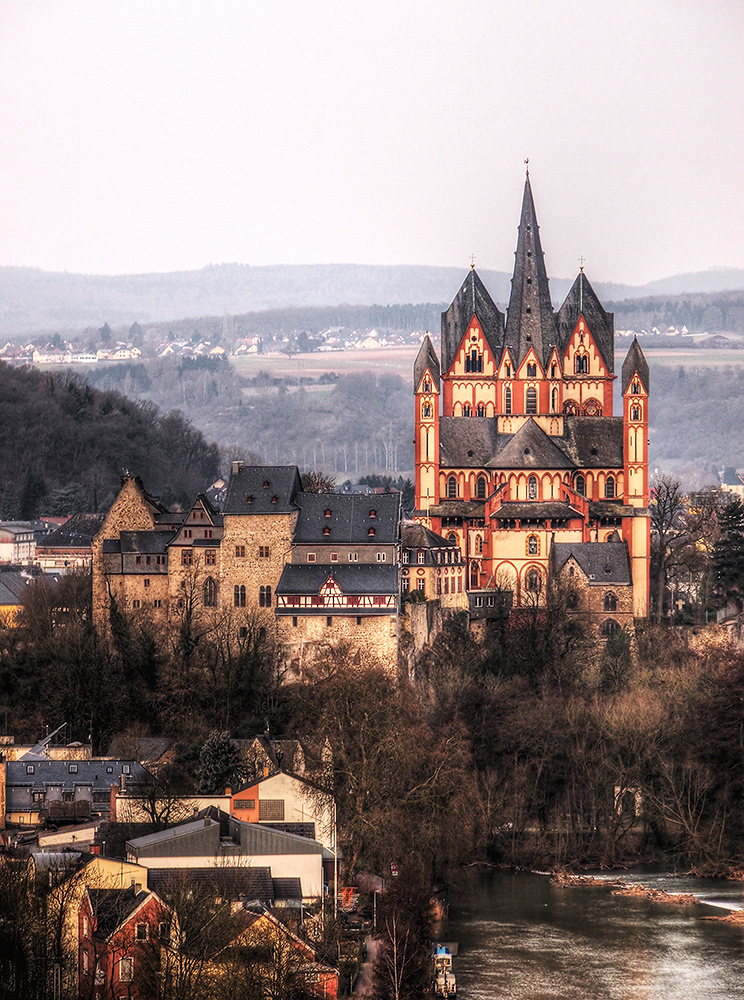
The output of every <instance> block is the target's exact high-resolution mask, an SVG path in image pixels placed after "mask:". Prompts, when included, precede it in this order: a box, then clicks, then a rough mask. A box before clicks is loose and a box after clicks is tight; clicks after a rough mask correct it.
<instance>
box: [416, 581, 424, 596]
mask: <svg viewBox="0 0 744 1000" xmlns="http://www.w3.org/2000/svg"><path fill="white" fill-rule="evenodd" d="M416 590H420V591H421V592H422V593H424V591H425V590H426V581H425V580H417V581H416Z"/></svg>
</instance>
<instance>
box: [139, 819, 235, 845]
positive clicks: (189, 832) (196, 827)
mask: <svg viewBox="0 0 744 1000" xmlns="http://www.w3.org/2000/svg"><path fill="white" fill-rule="evenodd" d="M218 826H219V824H218V823H217V822H216V821H215V820H209V821H208V822H205V820H204V819H193V820H188V821H187V822H186V823H179V824H178V825H177V826H171V827H168V829H167V830H158V831H157V833H147V834H145V836H144V837H134V838H133V839H132V840H128V841H127V847H132V848H134V849H135V850H137V851H141V850H144V851H147V849H148V848H153V847H160V846H162V845H164V844H171V843H173V842H174V841H176V840H180V839H181V838H182V837H192V836H193V835H194V834H196V833H201V832H202V831H203V830H210V831H211V830H212V828H213V827H218ZM218 837H219V832H218Z"/></svg>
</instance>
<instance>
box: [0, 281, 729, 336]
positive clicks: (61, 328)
mask: <svg viewBox="0 0 744 1000" xmlns="http://www.w3.org/2000/svg"><path fill="white" fill-rule="evenodd" d="M465 272H466V268H458V267H424V266H376V265H362V264H359V265H357V264H312V265H280V264H276V265H271V266H265V267H251V266H250V265H247V264H216V265H210V266H208V267H205V268H202V269H201V270H199V271H176V272H173V273H170V274H137V275H118V276H117V275H114V276H102V275H81V274H67V273H56V272H47V271H40V270H36V269H34V268H26V267H0V338H5V339H10V338H19V337H21V338H22V337H23V336H24V335H30V334H32V333H34V332H37V331H42V330H43V331H49V332H52V333H54V332H59V333H65V332H73V331H80V330H82V329H84V328H85V327H90V326H96V327H99V326H102V325H103V324H104V323H106V322H108V323H109V324H111V325H112V326H113V325H121V324H126V325H129V324H131V323H133V322H134V321H135V320H136V321H139V322H140V323H152V322H155V321H167V320H178V319H183V318H184V317H186V316H191V317H195V318H198V317H201V316H222V315H224V314H226V313H228V314H231V315H235V314H241V313H247V312H256V311H261V310H269V309H277V308H286V307H307V306H314V307H317V306H334V305H341V304H345V303H347V304H351V305H395V304H405V303H424V302H449V301H451V299H452V297H453V296H454V294H455V292H456V291H457V288H458V286H459V283H460V281H461V280H462V279H463V277H464V275H465ZM480 274H481V277H482V278H483V280H484V282H485V283H486V286H487V287H488V289H489V291H490V292H491V295H492V296H493V297H494V299H495V300H496V301H497V302H499V303H500V304H501V305H502V306H503V304H504V303H505V302H506V301H507V300H508V297H509V287H510V285H509V283H510V278H511V275H510V274H507V273H506V272H503V271H481V272H480ZM572 280H573V279H564V278H554V279H552V281H551V292H552V295H553V299H554V301H556V302H560V301H562V299H563V298H564V296H565V295H566V292H567V291H568V289H569V287H570V285H571V282H572ZM728 289H744V271H740V270H739V271H737V270H725V269H714V270H710V271H701V272H698V273H695V274H687V275H675V276H673V277H671V278H666V279H663V280H662V281H654V282H651V283H649V284H647V285H643V286H637V287H634V286H630V285H617V284H603V283H601V282H600V283H598V284H597V285H596V290H597V292H598V294H599V295H600V297H601V298H602V299H603V300H607V301H615V302H618V301H620V300H623V299H631V298H642V297H645V296H649V295H660V294H662V295H676V294H679V293H681V292H687V293H693V292H719V291H725V290H728Z"/></svg>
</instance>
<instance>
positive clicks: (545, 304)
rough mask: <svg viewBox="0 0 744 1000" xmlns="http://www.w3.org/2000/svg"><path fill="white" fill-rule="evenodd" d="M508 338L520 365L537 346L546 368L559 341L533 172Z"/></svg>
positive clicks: (522, 223)
mask: <svg viewBox="0 0 744 1000" xmlns="http://www.w3.org/2000/svg"><path fill="white" fill-rule="evenodd" d="M504 342H505V343H506V344H508V345H509V348H510V351H511V355H512V359H513V360H514V363H515V364H516V366H517V367H519V365H521V363H522V362H523V361H524V359H525V357H526V356H527V354H528V353H529V351H530V349H534V351H535V354H536V355H537V357H538V359H539V360H540V363H541V364H542V366H543V368H544V367H545V365H546V363H547V359H548V358H549V356H550V352H551V350H552V348H553V346H554V345H555V344H557V343H558V331H557V327H556V324H555V316H554V314H553V305H552V303H551V301H550V286H549V284H548V275H547V271H546V270H545V261H544V259H543V251H542V246H541V244H540V228H539V226H538V224H537V213H536V212H535V203H534V201H533V199H532V188H531V187H530V176H529V173H528V174H527V176H526V178H525V182H524V197H523V199H522V215H521V218H520V220H519V235H518V237H517V250H516V253H515V259H514V276H513V277H512V287H511V295H510V297H509V308H508V309H507V313H506V331H505V337H504Z"/></svg>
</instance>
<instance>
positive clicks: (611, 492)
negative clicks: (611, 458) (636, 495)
mask: <svg viewBox="0 0 744 1000" xmlns="http://www.w3.org/2000/svg"><path fill="white" fill-rule="evenodd" d="M605 498H606V499H607V500H614V499H615V477H614V476H608V477H607V482H606V483H605Z"/></svg>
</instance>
